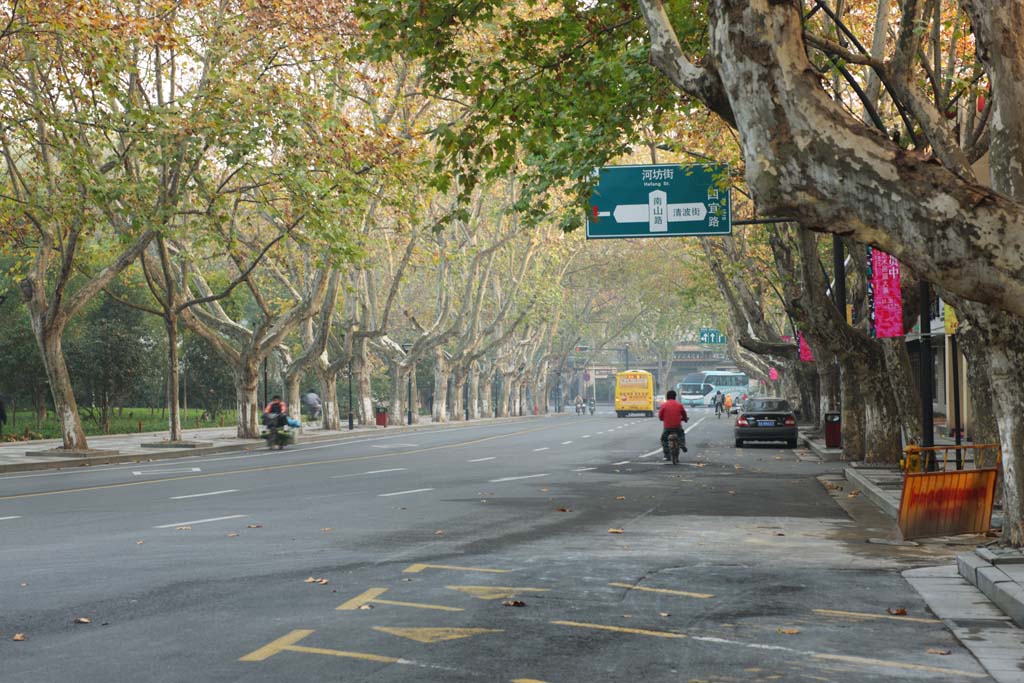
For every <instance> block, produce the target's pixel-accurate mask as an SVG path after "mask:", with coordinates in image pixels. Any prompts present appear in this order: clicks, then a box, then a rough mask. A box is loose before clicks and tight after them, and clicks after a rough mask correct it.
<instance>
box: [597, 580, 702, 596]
mask: <svg viewBox="0 0 1024 683" xmlns="http://www.w3.org/2000/svg"><path fill="white" fill-rule="evenodd" d="M608 585H609V586H615V587H616V588H628V589H630V590H634V591H644V592H647V593H667V594H668V595H682V596H683V597H686V598H701V599H702V600H706V599H708V598H713V597H715V596H714V595H712V594H711V593H691V592H689V591H676V590H672V589H670V588H647V587H646V586H634V585H632V584H629V583H609V584H608Z"/></svg>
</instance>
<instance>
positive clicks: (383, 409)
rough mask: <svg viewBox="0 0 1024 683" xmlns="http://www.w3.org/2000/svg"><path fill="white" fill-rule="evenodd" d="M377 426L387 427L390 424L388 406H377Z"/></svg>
mask: <svg viewBox="0 0 1024 683" xmlns="http://www.w3.org/2000/svg"><path fill="white" fill-rule="evenodd" d="M376 414H377V426H378V427H387V426H388V409H387V406H377V413H376Z"/></svg>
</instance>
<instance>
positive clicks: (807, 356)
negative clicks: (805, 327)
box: [796, 332, 814, 362]
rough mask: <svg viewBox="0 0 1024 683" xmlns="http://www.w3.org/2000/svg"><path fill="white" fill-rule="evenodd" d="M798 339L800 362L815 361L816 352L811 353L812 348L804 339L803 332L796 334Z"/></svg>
mask: <svg viewBox="0 0 1024 683" xmlns="http://www.w3.org/2000/svg"><path fill="white" fill-rule="evenodd" d="M796 336H797V339H799V340H800V360H802V361H807V362H811V361H813V360H814V352H813V351H811V347H810V346H808V345H807V340H806V339H804V333H803V332H797V333H796Z"/></svg>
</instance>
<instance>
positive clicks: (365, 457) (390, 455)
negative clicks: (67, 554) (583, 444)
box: [0, 424, 558, 500]
mask: <svg viewBox="0 0 1024 683" xmlns="http://www.w3.org/2000/svg"><path fill="white" fill-rule="evenodd" d="M557 427H558V425H551V424H548V425H544V426H543V427H534V428H532V429H521V430H519V431H516V432H508V433H502V434H494V435H492V436H485V437H482V438H479V439H472V440H470V441H458V442H455V443H446V444H441V445H439V446H428V447H426V448H420V449H418V450H415V451H401V452H398V453H377V454H374V455H360V456H355V457H342V458H331V459H330V460H313V461H310V462H292V463H286V464H281V465H264V466H262V467H246V468H244V469H238V470H226V471H224V472H203V473H202V474H190V475H186V476H181V477H166V478H164V479H149V480H146V481H129V482H120V483H117V484H97V485H95V486H79V487H76V488H71V489H60V490H57V491H39V492H37V493H15V494H13V495H9V496H0V500H15V499H20V498H38V497H40V496H56V495H61V494H66V493H85V492H88V491H104V490H107V489H119V488H124V487H127V486H151V485H153V484H164V483H167V482H169V481H182V480H185V479H204V478H206V477H224V476H227V475H232V474H253V473H257V472H270V471H273V470H288V469H295V468H297V467H312V466H316V465H336V464H338V463H343V462H358V461H360V460H377V459H379V458H395V457H408V456H410V455H417V454H422V453H427V452H430V451H436V450H441V449H446V450H451V449H453V448H461V447H463V446H472V445H474V444H478V443H483V442H485V441H493V440H495V439H507V438H508V437H510V436H519V435H522V434H532V433H534V432H540V431H543V430H546V429H556V428H557ZM458 429H475V427H460V428H458ZM434 431H435V432H443V431H445V430H443V429H438V430H434ZM451 431H456V430H455V429H452V430H451ZM431 433H434V432H431ZM339 442H340V445H344V439H341V440H339ZM337 445H339V444H338V443H330V444H326V445H324V446H312V447H308V448H301V449H295V450H292V451H289V453H296V454H297V453H301V452H303V451H307V450H314V449H317V448H329V447H334V446H337ZM236 457H256V456H255V455H253V456H236ZM102 471H108V470H102ZM2 480H3V478H0V481H2Z"/></svg>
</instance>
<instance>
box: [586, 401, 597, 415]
mask: <svg viewBox="0 0 1024 683" xmlns="http://www.w3.org/2000/svg"><path fill="white" fill-rule="evenodd" d="M587 408H589V409H590V414H591V415H593V414H594V411H595V410H596V409H597V401H596V400H595V399H594V398H589V399H587Z"/></svg>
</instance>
